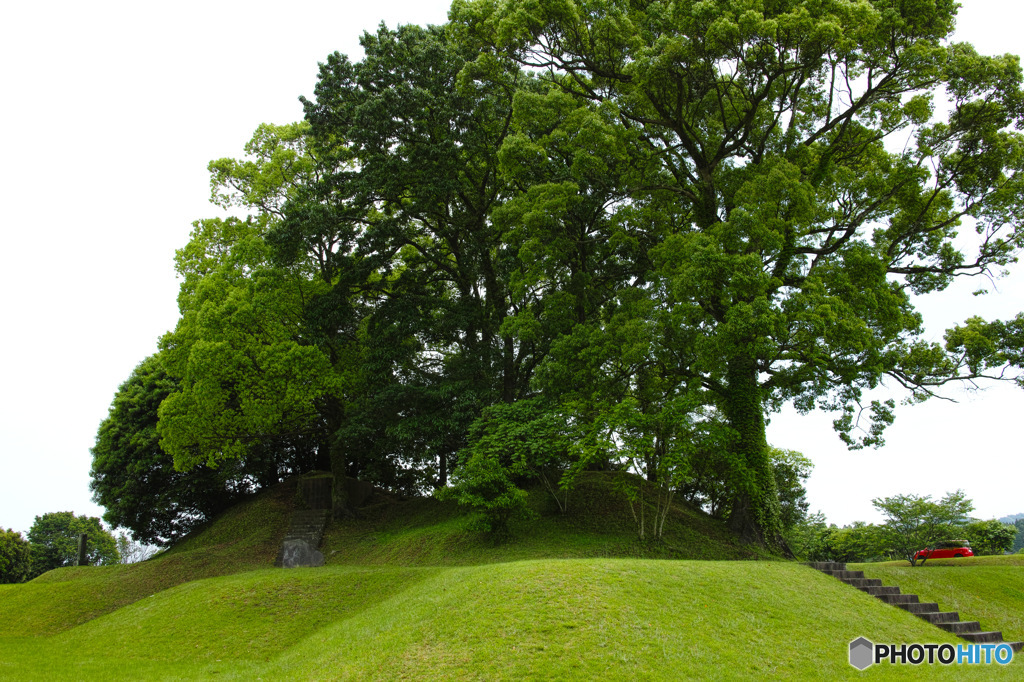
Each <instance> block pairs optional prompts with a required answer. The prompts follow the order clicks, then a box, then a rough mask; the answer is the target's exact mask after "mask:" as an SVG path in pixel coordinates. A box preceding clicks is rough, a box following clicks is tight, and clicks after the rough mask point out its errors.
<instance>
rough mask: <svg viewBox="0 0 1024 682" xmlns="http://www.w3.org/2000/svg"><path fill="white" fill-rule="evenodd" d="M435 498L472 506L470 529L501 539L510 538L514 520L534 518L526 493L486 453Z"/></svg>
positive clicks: (472, 460)
mask: <svg viewBox="0 0 1024 682" xmlns="http://www.w3.org/2000/svg"><path fill="white" fill-rule="evenodd" d="M436 495H437V497H438V498H440V499H454V500H455V501H456V502H458V503H459V504H460V505H462V506H465V507H469V508H470V509H471V510H472V511H473V514H474V515H473V520H472V521H471V526H470V527H471V528H472V529H473V530H479V531H483V532H485V533H489V534H490V535H491V536H493V537H494V538H495V539H498V540H500V539H503V538H506V537H508V536H509V534H510V533H511V524H512V521H514V520H516V519H526V518H532V517H533V516H534V512H533V510H531V509H530V508H529V507H527V505H526V491H525V490H522V489H520V488H518V487H517V486H516V485H515V484H514V483H513V482H512V481H511V479H510V478H509V476H508V470H507V469H506V468H505V467H503V466H502V465H501V463H500V462H499V461H498V459H497V458H496V457H493V456H489V455H487V454H482V453H476V454H474V455H472V456H471V457H470V458H469V460H468V461H467V462H466V463H465V464H464V465H463V466H462V468H460V469H459V471H458V473H457V474H456V476H455V482H454V485H452V487H450V488H442V489H440V490H438V491H437V493H436Z"/></svg>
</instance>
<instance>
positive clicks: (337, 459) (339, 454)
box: [326, 405, 352, 519]
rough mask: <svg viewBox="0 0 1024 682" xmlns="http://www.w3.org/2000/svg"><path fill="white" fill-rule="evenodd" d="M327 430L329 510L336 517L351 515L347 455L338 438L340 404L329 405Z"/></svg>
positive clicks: (340, 414) (340, 413) (340, 418)
mask: <svg viewBox="0 0 1024 682" xmlns="http://www.w3.org/2000/svg"><path fill="white" fill-rule="evenodd" d="M326 416H327V430H328V433H330V436H329V438H330V443H331V450H330V453H331V454H330V458H331V474H332V475H333V478H334V480H333V482H332V485H331V510H332V512H333V516H334V518H336V519H341V518H345V517H347V516H351V515H352V510H351V509H350V508H349V503H348V481H347V478H348V457H347V451H346V449H345V444H344V443H342V442H341V439H340V438H338V435H337V434H338V430H339V429H340V428H341V420H342V411H341V406H340V405H331V406H330V407H329V408H328V411H327V415H326Z"/></svg>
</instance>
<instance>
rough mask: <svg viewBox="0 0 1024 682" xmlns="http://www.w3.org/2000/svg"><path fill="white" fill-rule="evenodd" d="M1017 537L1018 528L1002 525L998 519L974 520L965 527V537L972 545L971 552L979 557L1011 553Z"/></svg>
mask: <svg viewBox="0 0 1024 682" xmlns="http://www.w3.org/2000/svg"><path fill="white" fill-rule="evenodd" d="M1016 535H1017V528H1016V526H1011V525H1010V524H1007V523H1002V522H1000V521H999V520H998V519H989V520H988V521H980V520H974V521H971V522H970V523H968V524H967V525H966V526H964V536H965V537H966V538H967V541H968V542H970V543H971V550H972V551H973V552H974V554H975V555H978V556H983V555H987V554H1002V553H1003V552H1007V551H1010V550H1011V549H1012V548H1013V541H1014V539H1015V537H1016Z"/></svg>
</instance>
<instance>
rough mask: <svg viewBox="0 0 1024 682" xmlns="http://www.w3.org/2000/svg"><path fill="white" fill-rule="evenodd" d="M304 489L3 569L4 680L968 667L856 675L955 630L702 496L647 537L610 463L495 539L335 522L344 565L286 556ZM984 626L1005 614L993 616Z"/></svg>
mask: <svg viewBox="0 0 1024 682" xmlns="http://www.w3.org/2000/svg"><path fill="white" fill-rule="evenodd" d="M294 491H295V486H294V484H292V485H290V486H289V485H282V486H280V487H278V488H275V489H272V490H270V491H267V492H266V493H265V494H262V495H260V496H259V497H257V498H255V499H253V500H250V501H249V502H247V503H245V504H244V505H240V506H239V507H236V508H235V509H232V510H231V511H229V512H228V513H226V514H225V515H223V516H222V517H221V518H219V519H218V520H216V521H215V522H214V523H212V524H211V525H210V526H209V527H208V528H206V529H204V530H203V531H202V532H200V533H197V534H196V535H195V536H194V537H191V538H188V539H186V540H185V541H183V542H181V543H179V544H178V545H177V546H176V547H174V548H173V549H172V550H170V551H168V552H165V553H164V554H162V555H159V556H158V557H155V558H154V559H152V560H150V561H147V562H145V563H143V564H136V565H132V566H114V567H100V568H68V569H60V570H57V571H53V572H51V573H48V574H46V575H44V576H41V577H40V578H39V579H37V580H35V581H33V582H32V583H29V584H26V585H11V586H0V679H3V680H8V679H10V680H93V679H97V680H98V679H103V680H107V679H110V680H129V679H131V680H140V679H142V680H144V679H186V680H191V679H201V680H206V679H232V680H250V679H266V680H276V679H300V680H302V679H309V680H320V679H352V680H363V679H371V680H372V679H379V680H385V679H386V680H391V679H480V680H490V679H499V680H518V679H612V680H618V679H621V680H634V679H655V680H657V679H665V680H669V679H673V680H674V679H685V678H700V679H755V678H757V679H760V678H769V679H847V678H849V679H852V678H854V677H858V678H859V677H864V676H867V677H872V678H882V679H889V678H896V677H900V678H903V677H911V678H925V677H931V676H933V675H934V674H936V673H942V672H952V671H936V670H934V668H932V667H930V666H921V667H919V668H914V667H911V666H900V667H892V666H888V665H885V664H882V665H878V666H873V667H872V668H870V669H869V670H867V671H866V672H865V673H858V672H857V671H856V670H854V669H853V668H851V667H850V666H849V665H848V663H847V652H848V644H849V642H850V641H851V640H853V639H855V638H857V637H859V636H865V637H867V638H868V639H870V640H872V641H875V642H881V643H888V642H893V643H898V642H908V643H909V642H922V643H927V642H935V643H951V644H955V643H957V642H958V641H959V640H957V639H955V638H953V637H952V636H950V635H948V634H946V633H944V632H943V631H941V630H939V629H937V628H935V627H933V626H931V625H929V624H928V623H926V622H924V621H922V620H919V619H917V618H915V617H914V616H912V615H910V614H908V613H906V612H904V611H902V610H900V609H897V608H894V607H891V606H888V605H886V604H884V603H882V602H880V601H878V600H876V599H874V598H872V597H869V596H867V595H865V594H863V593H861V592H859V591H857V590H854V589H852V588H850V587H848V586H846V585H843V584H842V583H840V582H839V581H837V580H834V579H833V578H830V577H828V576H825V575H824V574H821V573H819V572H817V571H814V570H811V569H809V568H807V567H804V566H801V565H798V564H795V563H792V562H786V561H779V560H770V557H767V555H765V554H764V553H759V552H754V551H751V550H750V549H749V548H744V547H742V546H741V545H739V544H738V543H737V542H736V541H735V539H734V538H733V537H732V536H731V535H730V534H729V533H728V531H727V530H726V529H725V528H724V527H723V526H722V524H720V523H719V522H717V521H715V520H713V519H710V518H708V517H706V516H705V515H702V514H700V513H699V512H695V511H693V510H687V509H685V508H679V509H676V510H674V511H673V513H672V516H671V518H670V521H669V523H668V524H667V525H666V535H667V537H668V543H667V544H660V543H640V542H638V541H637V540H636V538H635V530H634V528H633V526H632V519H631V517H629V516H628V509H626V508H624V507H623V506H622V505H621V500H616V498H615V497H614V495H612V494H611V487H610V480H609V479H608V478H607V477H602V476H597V477H595V478H594V479H593V480H592V481H591V482H590V484H589V485H588V486H586V487H585V488H584V489H583V490H582V491H581V492H580V493H579V494H578V495H577V497H576V498H574V499H573V500H572V501H571V506H570V512H569V513H568V514H565V515H562V514H556V513H553V512H552V510H551V509H550V508H549V507H548V508H546V507H545V505H546V504H548V503H547V502H545V499H544V497H543V496H542V495H540V496H535V498H534V500H533V502H534V503H535V505H536V507H537V509H538V510H539V511H542V512H544V513H543V514H542V516H541V519H540V520H539V521H537V522H535V523H533V524H532V525H529V526H523V527H520V528H518V529H517V534H516V535H515V536H514V537H513V539H512V540H510V541H509V542H506V543H503V544H500V545H495V544H494V543H493V542H492V541H491V540H489V539H487V538H485V537H482V536H480V535H479V534H476V533H472V532H470V531H468V530H467V529H466V520H465V518H464V517H461V516H459V514H458V513H457V510H455V509H454V508H453V507H451V506H448V505H443V504H439V503H437V502H436V501H434V500H409V501H405V502H396V501H392V502H387V503H381V504H378V505H376V506H375V507H371V508H369V509H367V510H365V513H364V514H363V515H362V517H361V518H359V519H354V520H352V519H350V520H345V521H341V522H337V523H335V524H334V525H333V526H332V528H331V529H330V530H329V533H328V537H327V541H326V544H325V553H327V554H328V559H329V564H328V565H327V566H325V567H323V568H319V569H291V570H285V569H274V568H270V566H271V564H272V562H273V559H274V557H275V555H276V552H277V547H278V544H279V542H280V539H281V537H283V535H284V532H285V529H286V526H287V517H288V512H289V511H290V509H291V503H292V501H293V500H294ZM695 559H713V560H695ZM736 559H743V560H741V561H737V560H736ZM983 565H984V564H973V565H971V566H969V567H968V568H969V570H972V571H973V570H975V569H977V568H979V567H981V566H983ZM873 566H877V565H873ZM1018 570H1019V569H1018ZM936 573H938V572H936ZM991 579H993V580H998V581H1003V580H1004V579H1005V576H1003V575H1002V574H1000V575H996V576H995V577H994V578H991ZM1007 584H1008V585H1009V584H1016V583H1009V582H1008V583H1007ZM922 592H923V590H922ZM1018 608H1019V607H1018ZM983 624H984V625H985V626H986V627H991V628H992V629H1000V628H1001V627H1002V628H1003V629H1008V628H1006V627H1004V626H1001V625H1000V624H999V623H996V622H995V619H993V621H992V623H984V622H983ZM1021 658H1024V657H1021ZM1022 666H1024V664H1022V663H1021V661H1019V660H1017V661H1015V662H1014V663H1013V664H1012V665H1010V666H1008V667H1006V668H1002V667H995V666H984V667H975V668H969V667H963V666H961V667H959V668H958V669H957V671H956V674H957V675H958V676H959V677H968V678H981V679H988V678H991V677H1009V678H1015V677H1016V678H1018V679H1020V678H1022V677H1024V667H1022Z"/></svg>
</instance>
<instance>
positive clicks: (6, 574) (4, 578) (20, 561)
mask: <svg viewBox="0 0 1024 682" xmlns="http://www.w3.org/2000/svg"><path fill="white" fill-rule="evenodd" d="M31 570H32V546H31V545H30V544H29V542H28V540H26V539H25V538H23V537H21V533H17V532H15V531H13V530H2V529H0V583H20V582H23V581H24V580H25V579H26V578H28V576H29V573H30V571H31Z"/></svg>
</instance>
